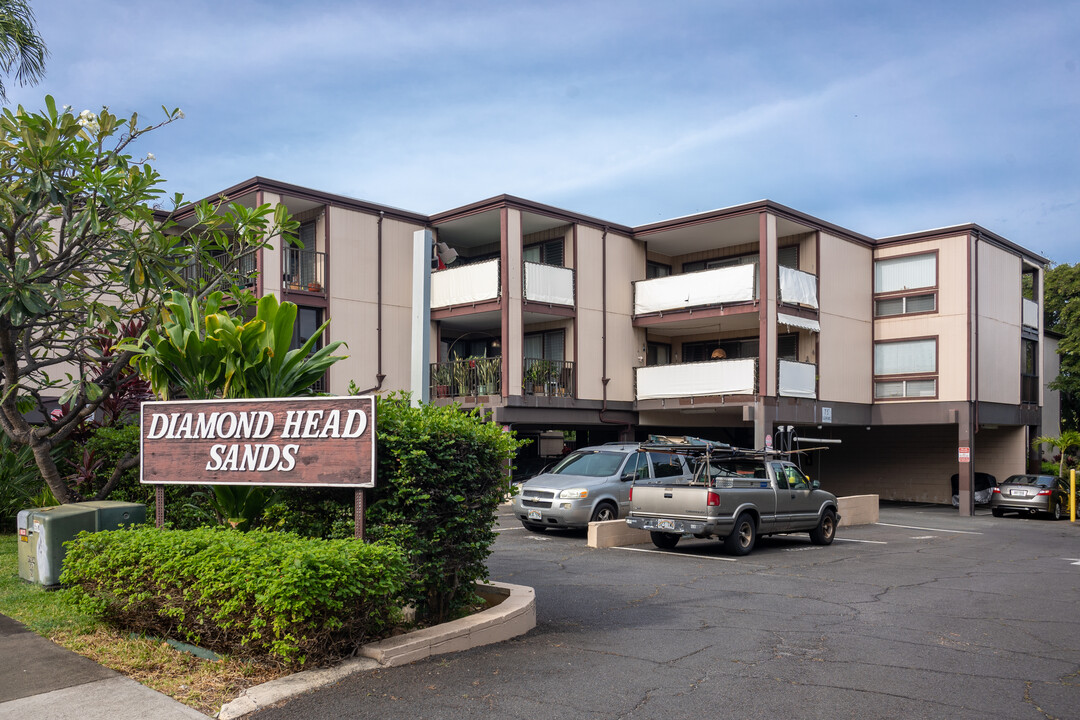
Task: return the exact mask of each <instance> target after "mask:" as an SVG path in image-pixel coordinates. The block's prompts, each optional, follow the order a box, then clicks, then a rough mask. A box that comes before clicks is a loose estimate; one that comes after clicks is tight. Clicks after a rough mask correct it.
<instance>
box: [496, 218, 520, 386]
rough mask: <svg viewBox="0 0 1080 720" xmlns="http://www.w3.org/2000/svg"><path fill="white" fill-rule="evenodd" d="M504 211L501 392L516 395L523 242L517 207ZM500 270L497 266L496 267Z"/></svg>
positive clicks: (518, 370)
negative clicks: (504, 321) (503, 376)
mask: <svg viewBox="0 0 1080 720" xmlns="http://www.w3.org/2000/svg"><path fill="white" fill-rule="evenodd" d="M502 212H503V213H505V215H506V235H507V245H506V255H505V257H502V258H501V259H500V262H504V263H506V269H507V277H508V278H509V279H508V281H507V282H508V285H509V286H508V287H504V288H503V289H502V301H503V303H506V304H508V306H509V312H508V316H509V319H508V321H507V328H506V337H505V338H503V346H502V357H503V364H504V366H505V367H506V373H507V375H506V377H507V381H506V382H507V384H506V387H505V388H503V393H505V394H508V395H520V394H521V392H522V391H521V387H522V384H523V383H524V380H525V368H524V365H523V363H522V360H523V359H524V357H525V319H524V316H523V314H522V310H521V302H522V299H523V296H524V294H525V286H524V274H525V267H524V245H523V244H522V236H521V211H520V210H515V209H513V208H507V209H504V210H502ZM500 271H501V267H500Z"/></svg>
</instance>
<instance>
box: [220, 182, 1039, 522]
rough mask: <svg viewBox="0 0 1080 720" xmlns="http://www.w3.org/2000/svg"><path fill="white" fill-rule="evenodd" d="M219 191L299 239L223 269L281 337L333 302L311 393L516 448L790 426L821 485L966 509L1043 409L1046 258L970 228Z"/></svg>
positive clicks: (740, 210) (252, 185)
mask: <svg viewBox="0 0 1080 720" xmlns="http://www.w3.org/2000/svg"><path fill="white" fill-rule="evenodd" d="M222 195H224V196H225V197H228V198H229V199H230V200H237V201H239V202H242V203H250V204H255V203H261V202H269V203H278V202H280V203H283V204H285V205H286V206H287V207H288V208H289V210H290V211H291V212H292V213H293V214H294V216H295V217H296V218H297V219H298V220H300V222H301V230H300V239H301V242H302V244H303V247H302V248H295V247H284V248H280V247H279V248H276V249H274V250H272V251H270V250H264V251H259V252H257V253H254V254H253V256H252V257H251V258H247V259H245V260H244V261H243V266H239V265H238V267H237V268H236V272H237V276H238V277H243V278H247V279H248V280H247V281H248V282H250V283H251V284H252V287H253V288H254V289H255V290H256V292H257V293H260V294H261V293H275V294H278V295H279V296H280V297H282V298H283V299H287V300H291V301H293V302H296V303H297V304H298V305H299V306H300V314H299V317H300V320H299V322H298V326H299V327H298V330H297V343H298V344H299V342H302V340H303V339H305V338H306V337H308V336H309V335H310V332H311V331H312V330H313V329H314V328H316V327H318V325H319V324H320V323H321V322H322V320H323V319H326V318H330V319H332V324H331V326H330V331H329V332H330V338H329V339H333V340H344V341H345V342H346V343H347V344H348V347H349V350H348V354H349V359H348V360H346V361H344V362H342V363H339V364H338V365H336V366H335V367H334V368H333V369H332V371H331V373H330V374H329V376H328V378H327V386H326V387H327V389H328V391H329V392H331V393H335V394H337V393H344V392H345V391H346V389H347V387H348V385H349V382H350V381H352V382H355V383H356V385H357V386H359V387H360V388H361V389H363V390H366V391H369V392H382V391H392V390H409V391H411V392H413V393H414V394H415V395H417V396H418V397H424V398H425V399H429V400H430V401H431V402H435V403H450V402H457V403H459V404H461V405H462V406H463V407H466V408H470V407H482V408H483V409H484V411H485V412H486V413H488V415H489V417H490V418H491V419H492V421H494V422H498V423H501V424H503V425H504V426H507V427H509V428H513V429H515V430H517V431H518V432H519V433H521V434H523V435H526V436H531V437H533V438H534V439H536V440H537V442H536V443H534V445H533V446H531V448H530V450H529V453H530V455H531V457H526V458H525V459H523V460H522V463H521V464H522V465H527V464H529V463H530V462H532V463H542V462H543V461H545V460H546V459H548V458H550V457H551V456H557V455H558V454H559V453H560V452H561V451H562V450H563V448H564V446H569V445H574V444H576V445H579V446H580V445H584V444H594V443H596V442H604V441H609V440H619V439H644V438H645V437H646V436H647V435H649V434H651V433H679V434H683V433H689V434H696V435H700V436H703V437H709V438H712V439H718V440H723V441H729V442H732V443H734V444H739V445H744V446H745V445H752V446H755V447H767V446H770V445H772V444H773V443H777V444H782V443H787V442H788V441H789V440H790V438H791V435H792V431H793V434H794V435H796V436H798V437H800V438H802V439H803V440H802V443H801V445H802V446H803V447H805V446H807V445H818V446H823V447H827V448H828V449H827V450H824V451H818V452H814V453H810V454H807V455H806V456H805V461H804V462H805V465H806V469H807V471H808V472H809V473H810V474H811V475H812V476H814V477H816V478H819V479H820V480H821V481H822V483H823V485H824V486H825V487H827V488H828V489H830V490H833V491H835V492H838V493H842V494H855V493H862V492H875V493H878V494H879V495H881V496H882V497H883V498H887V499H903V500H918V501H926V502H944V503H947V502H949V501H950V500H951V496H952V492H951V487H950V476H951V475H953V474H954V473H958V474H959V475H960V500H961V502H960V510H961V512H962V513H970V512H971V502H972V501H971V492H970V490H971V477H972V473H973V472H975V471H978V472H987V473H991V474H993V475H996V476H998V477H1004V476H1007V475H1009V474H1012V473H1016V472H1023V471H1024V469H1025V467H1026V465H1027V464H1028V463H1029V462H1030V461H1031V457H1030V452H1029V444H1030V443H1029V441H1030V439H1031V438H1033V437H1035V436H1036V435H1037V434H1039V433H1040V427H1041V425H1042V423H1043V419H1042V416H1041V409H1042V406H1043V393H1044V390H1043V387H1044V385H1045V383H1046V382H1047V381H1048V380H1050V379H1052V378H1050V377H1041V376H1040V369H1042V371H1043V372H1042V374H1043V375H1046V374H1047V369H1046V368H1047V367H1049V366H1050V365H1052V360H1051V358H1050V357H1049V355H1048V350H1047V345H1046V341H1044V339H1043V333H1042V327H1041V325H1042V311H1041V298H1042V272H1043V270H1042V268H1043V267H1044V266H1045V264H1046V260H1045V259H1044V258H1042V257H1039V256H1038V255H1036V254H1034V253H1032V252H1030V251H1028V250H1025V249H1024V248H1021V247H1019V246H1017V245H1015V244H1013V243H1011V242H1009V241H1008V240H1006V239H1005V238H1002V237H1000V236H998V235H995V234H994V233H992V232H990V231H988V230H986V229H984V228H982V227H979V226H978V225H973V224H969V225H959V226H955V227H950V228H943V229H938V230H933V231H928V232H922V233H915V234H911V235H904V236H897V237H890V238H877V239H875V238H871V237H867V236H864V235H861V234H859V233H856V232H853V231H851V230H847V229H844V228H841V227H839V226H836V225H833V224H830V223H828V222H825V221H822V220H819V219H817V218H814V217H811V216H809V215H806V214H804V213H800V212H798V211H796V210H793V209H791V208H787V207H785V206H783V205H780V204H777V203H774V202H771V201H767V200H765V201H760V202H755V203H749V204H746V205H740V206H736V207H730V208H725V209H722V210H716V211H712V212H707V213H701V214H697V215H693V216H688V217H682V218H675V219H672V220H666V221H663V222H659V223H652V224H649V225H644V226H639V227H630V226H626V225H619V224H615V223H611V222H607V221H603V220H599V219H596V218H592V217H588V216H585V215H581V214H577V213H572V212H569V211H566V210H562V209H559V208H554V207H550V206H546V205H542V204H539V203H535V202H531V201H528V200H525V199H522V198H517V197H512V196H506V195H504V196H499V197H495V198H491V199H488V200H484V201H481V202H477V203H473V204H471V205H467V206H464V207H461V208H456V209H453V210H450V211H447V212H444V213H439V214H436V215H432V216H425V215H421V214H418V213H411V212H408V211H404V210H400V209H396V208H391V207H385V206H380V205H375V204H372V203H366V202H362V201H358V200H354V199H350V198H345V197H341V196H337V195H332V194H328V193H320V192H317V191H314V190H309V189H306V188H300V187H297V186H292V185H287V184H285V183H280V182H276V181H272V180H267V179H263V178H253V179H252V180H249V181H247V182H245V183H242V184H240V185H237V186H235V187H233V188H229V189H227V190H225V191H224V192H223V193H222ZM428 248H430V249H431V251H430V252H429V250H428ZM416 290H421V291H422V292H420V293H419V294H417V293H416V292H414V291H416ZM414 298H427V300H416V299H414ZM420 305H425V307H419V306H420ZM417 331H419V334H418V335H417V334H416V332H417ZM305 332H306V333H308V335H305V334H304V333H305ZM417 337H419V338H421V341H419V342H418V341H417V340H416V338H417ZM424 346H427V348H428V349H427V353H426V357H421V355H423V354H424V351H423V349H422V348H423V347H424ZM414 349H419V352H414ZM417 365H419V368H420V372H419V373H417V372H415V370H414V367H416V366H417ZM1055 374H1056V373H1055ZM411 377H421V378H424V382H415V381H413V380H411Z"/></svg>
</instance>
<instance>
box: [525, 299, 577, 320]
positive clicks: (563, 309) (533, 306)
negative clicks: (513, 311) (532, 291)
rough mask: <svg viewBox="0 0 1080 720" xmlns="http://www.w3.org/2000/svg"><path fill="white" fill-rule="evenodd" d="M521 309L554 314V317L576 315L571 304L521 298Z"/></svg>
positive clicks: (575, 310)
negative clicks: (554, 303)
mask: <svg viewBox="0 0 1080 720" xmlns="http://www.w3.org/2000/svg"><path fill="white" fill-rule="evenodd" d="M521 311H522V312H534V313H542V314H544V315H555V316H556V317H570V318H572V317H577V309H576V308H575V307H574V306H573V305H552V304H551V303H541V302H529V301H528V300H522V302H521Z"/></svg>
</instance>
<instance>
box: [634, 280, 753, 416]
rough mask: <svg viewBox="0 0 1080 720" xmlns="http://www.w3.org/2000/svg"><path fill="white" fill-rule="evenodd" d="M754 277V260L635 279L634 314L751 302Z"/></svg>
mask: <svg viewBox="0 0 1080 720" xmlns="http://www.w3.org/2000/svg"><path fill="white" fill-rule="evenodd" d="M757 277H758V266H757V264H756V263H755V264H748V265H736V266H734V267H725V268H716V269H714V270H702V271H700V272H692V273H685V274H682V275H669V276H667V277H662V278H655V279H652V280H638V281H636V282H635V283H634V315H648V314H651V313H663V312H668V311H672V310H686V309H689V308H698V307H708V306H710V305H727V304H732V303H746V302H753V301H754V300H756V299H757V297H758V287H757ZM676 397H678V396H676Z"/></svg>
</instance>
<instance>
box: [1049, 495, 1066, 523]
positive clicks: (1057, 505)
mask: <svg viewBox="0 0 1080 720" xmlns="http://www.w3.org/2000/svg"><path fill="white" fill-rule="evenodd" d="M1050 512H1051V514H1052V515H1053V516H1054V519H1055V520H1060V519H1061V518H1063V517H1065V513H1064V512H1062V509H1061V501H1060V500H1055V501H1054V508H1053V510H1051V511H1050Z"/></svg>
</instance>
